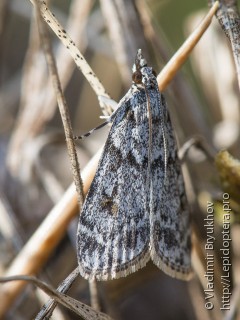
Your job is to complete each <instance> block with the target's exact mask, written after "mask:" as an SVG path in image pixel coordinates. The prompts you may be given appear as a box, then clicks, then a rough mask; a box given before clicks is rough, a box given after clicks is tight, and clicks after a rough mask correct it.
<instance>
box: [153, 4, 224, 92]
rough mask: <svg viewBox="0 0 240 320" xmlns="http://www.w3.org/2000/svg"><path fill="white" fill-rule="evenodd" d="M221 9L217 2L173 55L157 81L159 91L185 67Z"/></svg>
mask: <svg viewBox="0 0 240 320" xmlns="http://www.w3.org/2000/svg"><path fill="white" fill-rule="evenodd" d="M218 7H219V2H218V1H216V2H215V3H214V5H213V6H212V8H211V9H210V11H209V12H208V14H207V15H206V17H205V18H204V19H203V21H202V22H201V23H200V25H199V26H198V27H197V28H196V30H195V31H194V32H193V33H192V34H191V35H190V36H189V37H188V39H187V40H186V41H185V42H184V44H183V45H182V46H181V48H180V49H179V50H178V51H177V52H176V53H175V54H174V55H173V57H172V58H171V60H170V61H169V62H168V63H167V65H166V66H165V67H164V68H163V69H162V71H161V73H160V74H159V75H158V77H157V80H158V84H159V90H160V91H163V90H164V89H165V88H166V87H167V85H168V84H169V82H170V81H171V80H172V79H173V77H174V76H175V74H176V73H177V71H178V70H179V68H180V67H179V66H181V65H183V64H184V62H185V61H186V59H187V58H188V56H189V54H190V53H191V51H192V50H193V48H194V47H195V45H196V44H197V43H198V41H199V40H200V39H201V37H202V35H203V34H204V32H205V31H206V30H207V28H208V27H209V25H210V23H211V21H212V18H213V16H214V14H215V13H216V11H217V9H218Z"/></svg>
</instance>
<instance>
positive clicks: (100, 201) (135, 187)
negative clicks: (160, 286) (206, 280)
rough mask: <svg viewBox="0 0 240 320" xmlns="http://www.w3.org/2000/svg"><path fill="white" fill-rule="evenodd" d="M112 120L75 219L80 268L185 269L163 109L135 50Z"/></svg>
mask: <svg viewBox="0 0 240 320" xmlns="http://www.w3.org/2000/svg"><path fill="white" fill-rule="evenodd" d="M108 121H109V122H112V127H111V129H110V133H109V136H108V138H107V142H106V144H105V147H104V151H103V154H102V157H101V159H100V162H99V165H98V169H97V172H96V175H95V177H94V179H93V182H92V184H91V187H90V190H89V192H88V194H87V197H86V200H85V203H84V206H83V209H82V212H81V215H80V221H79V226H78V234H77V254H78V263H79V270H80V274H81V275H82V276H83V277H85V278H87V279H94V278H95V279H97V280H108V279H115V278H118V277H121V276H126V275H128V274H130V273H132V272H134V271H136V270H138V269H139V268H142V267H144V266H145V265H146V263H147V261H148V260H149V259H150V258H151V259H152V261H153V262H154V263H155V264H156V265H157V266H158V267H159V268H160V269H162V270H163V271H164V272H165V273H167V274H169V275H171V276H173V277H177V278H179V279H188V278H189V276H190V274H191V259H190V254H191V240H190V226H189V210H188V206H187V200H186V194H185V188H184V182H183V177H182V173H181V168H180V163H179V160H178V157H177V147H176V142H175V138H174V132H173V129H172V125H171V121H170V117H169V113H168V110H167V107H166V103H165V99H164V97H163V95H162V94H160V92H159V89H158V84H157V80H156V76H155V73H154V72H153V71H152V68H150V67H147V64H146V61H145V59H144V58H143V56H142V53H141V50H138V53H137V56H136V59H135V64H134V66H133V84H132V86H131V88H130V90H129V91H128V92H127V94H126V95H125V96H124V97H123V98H122V100H121V101H120V102H119V106H118V108H117V110H116V111H115V112H114V113H113V115H112V116H111V117H110V118H109V120H108Z"/></svg>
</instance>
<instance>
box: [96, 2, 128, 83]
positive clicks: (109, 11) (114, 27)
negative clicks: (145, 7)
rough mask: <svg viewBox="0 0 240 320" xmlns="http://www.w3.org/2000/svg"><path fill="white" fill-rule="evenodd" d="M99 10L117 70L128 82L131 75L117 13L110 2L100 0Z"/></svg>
mask: <svg viewBox="0 0 240 320" xmlns="http://www.w3.org/2000/svg"><path fill="white" fill-rule="evenodd" d="M100 4H101V10H102V13H103V15H104V18H105V20H106V24H107V26H109V28H108V32H109V36H110V39H111V43H112V45H113V49H114V54H115V56H116V60H117V62H118V65H119V70H120V72H121V75H122V78H123V80H124V81H127V82H128V81H129V79H130V77H131V73H130V70H129V67H128V58H127V52H126V50H125V43H124V42H125V41H124V34H123V30H122V28H121V23H120V19H119V16H118V11H117V10H116V6H115V5H114V1H112V0H100Z"/></svg>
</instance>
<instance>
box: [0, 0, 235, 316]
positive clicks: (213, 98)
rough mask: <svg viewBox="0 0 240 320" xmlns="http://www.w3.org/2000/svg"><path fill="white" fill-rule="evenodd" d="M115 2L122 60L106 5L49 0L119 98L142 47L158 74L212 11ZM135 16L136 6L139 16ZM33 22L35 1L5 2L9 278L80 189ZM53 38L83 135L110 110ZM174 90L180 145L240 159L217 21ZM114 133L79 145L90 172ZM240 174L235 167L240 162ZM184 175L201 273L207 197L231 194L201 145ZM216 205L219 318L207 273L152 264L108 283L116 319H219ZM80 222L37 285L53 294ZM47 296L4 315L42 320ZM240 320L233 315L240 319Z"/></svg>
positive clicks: (4, 249)
mask: <svg viewBox="0 0 240 320" xmlns="http://www.w3.org/2000/svg"><path fill="white" fill-rule="evenodd" d="M113 3H114V4H115V6H116V7H117V8H118V10H119V12H118V14H119V17H120V18H119V21H120V25H121V27H122V30H123V39H124V41H123V42H124V46H123V47H124V50H123V52H120V51H117V49H116V48H117V47H116V43H114V39H113V36H109V34H110V33H111V31H113V34H114V27H115V22H116V21H114V19H113V18H111V13H110V11H109V10H110V9H109V10H108V6H107V5H106V2H105V9H104V0H102V1H90V0H89V1H87V0H85V1H81V2H80V1H78V0H75V1H74V0H72V1H50V3H49V7H50V8H51V11H52V12H54V14H55V15H56V17H57V19H58V20H59V21H60V23H61V24H62V25H63V26H64V28H65V29H66V30H67V32H69V34H70V36H71V37H72V39H73V40H74V41H75V42H76V43H77V46H78V47H79V48H80V50H81V52H82V53H83V55H84V57H85V58H86V60H87V61H88V63H89V64H90V66H91V67H92V68H93V70H94V71H95V72H96V74H97V76H98V77H99V79H100V80H101V82H102V83H103V85H104V87H105V88H106V90H107V92H108V93H109V94H110V96H111V97H112V98H113V99H114V100H116V101H119V100H120V98H121V97H122V96H123V95H124V94H125V92H126V91H127V90H128V88H129V87H130V85H131V67H132V63H133V61H134V56H135V52H136V49H137V48H138V47H139V46H141V48H142V49H143V53H144V55H145V56H146V57H147V60H148V64H149V65H152V66H153V67H154V69H155V70H156V71H157V73H159V72H160V71H161V69H162V67H163V66H164V65H165V64H166V62H167V61H168V60H169V59H170V58H171V56H172V55H173V54H174V52H175V51H176V50H177V49H178V48H179V47H180V46H181V44H182V43H183V41H184V40H185V39H186V37H187V36H188V35H189V34H190V33H191V32H192V31H193V30H194V29H195V28H196V26H197V25H198V23H199V21H200V20H201V19H202V17H203V16H204V14H206V12H207V10H208V6H207V5H208V4H207V2H206V1H200V0H195V1H190V0H186V1H173V0H162V1H160V0H158V1H153V0H149V1H146V2H143V1H117V0H116V1H113ZM238 3H239V1H238ZM133 4H134V5H133ZM83 6H84V9H83ZM130 8H131V10H132V8H135V9H134V10H135V11H133V12H134V14H133V13H132V12H131V10H130ZM120 9H122V11H121V10H120ZM123 9H126V11H124V10H123ZM143 16H144V17H145V20H144V21H145V25H144V24H143ZM34 17H35V16H34V13H33V5H32V4H31V2H30V1H26V0H21V1H19V0H15V1H14V0H12V1H7V0H2V1H1V3H0V48H1V50H0V274H1V275H3V274H4V272H5V271H6V270H8V268H9V266H10V265H11V261H12V260H13V259H14V257H15V256H17V254H18V253H19V252H21V248H22V247H23V246H24V244H25V243H26V242H27V241H28V239H29V238H30V237H31V235H32V234H34V232H35V230H36V229H37V228H38V226H39V225H40V223H41V222H42V221H43V219H44V218H45V217H46V215H47V214H48V212H49V211H50V210H51V208H52V207H53V206H54V204H56V203H57V202H58V201H59V199H61V197H62V195H63V193H64V190H66V188H67V187H68V186H69V185H70V184H71V182H72V175H71V171H70V165H69V159H68V156H67V150H66V145H65V137H64V132H63V129H62V122H61V118H60V115H59V112H58V110H57V105H56V100H55V97H54V94H53V90H52V87H51V82H50V81H49V75H48V71H47V67H46V62H45V58H44V54H43V52H42V49H41V44H40V42H39V36H38V30H37V26H36V21H35V18H34ZM136 17H138V19H137V18H136ZM140 17H141V18H140ZM141 19H142V20H141ZM146 21H147V22H146ZM121 23H122V24H121ZM143 25H144V26H143ZM149 26H151V28H152V29H151V28H150V29H151V30H152V33H151V36H149V33H148V32H147V30H149ZM147 27H148V29H147ZM49 34H50V36H51V40H52V45H53V49H54V53H55V57H56V59H57V64H58V68H59V73H60V79H61V81H62V86H63V88H64V94H65V97H66V100H67V103H68V106H69V109H70V116H71V120H72V125H73V130H74V133H75V134H76V135H81V134H83V133H85V132H87V131H89V130H90V129H92V128H93V127H95V126H97V125H98V124H100V123H101V122H102V121H103V120H101V119H99V116H100V115H101V110H100V108H99V103H98V99H97V97H96V95H95V93H94V91H93V90H92V88H91V87H90V85H89V84H88V83H87V81H86V79H85V78H84V76H83V75H82V74H81V72H80V71H79V70H78V69H77V68H76V66H75V65H74V61H73V60H72V58H71V57H70V56H69V53H68V51H67V50H66V49H65V48H64V47H63V45H62V44H61V43H60V41H59V39H58V38H57V37H56V36H55V35H54V34H53V33H52V31H50V29H49ZM115 35H116V39H120V40H121V36H120V37H119V34H115ZM120 40H119V41H120ZM125 41H126V42H125ZM118 44H119V43H118ZM123 53H124V55H123ZM165 94H166V97H167V101H168V105H169V109H170V113H171V116H172V120H173V123H174V127H175V129H176V134H177V139H178V142H179V145H180V146H181V145H182V144H183V143H184V142H186V141H187V140H188V139H190V138H191V137H192V136H194V135H196V134H197V135H199V136H201V137H203V138H204V140H205V141H207V144H208V147H209V149H210V150H211V152H212V153H215V152H216V151H217V150H220V149H222V148H225V149H228V150H229V151H231V153H232V154H233V156H234V157H236V158H238V159H239V155H240V149H239V128H240V127H239V123H240V114H239V89H238V84H237V74H236V70H235V66H234V61H233V57H232V53H231V47H230V44H229V42H228V40H227V39H226V36H225V35H224V33H223V31H222V30H221V27H220V26H219V24H218V22H217V21H216V19H214V21H213V23H212V24H211V25H210V27H209V29H208V30H207V31H206V33H205V35H204V36H203V38H202V39H201V40H200V42H199V44H198V45H197V47H196V48H195V49H194V51H193V53H192V54H191V56H190V57H189V60H188V61H187V62H186V64H185V65H184V66H183V68H182V69H181V71H180V72H179V73H178V75H177V77H176V78H175V80H174V81H172V82H171V84H170V85H169V87H168V88H167V90H166V92H165ZM107 132H108V128H105V129H102V130H99V131H97V132H96V133H94V134H93V135H92V136H90V137H89V138H87V139H85V140H84V141H81V142H79V143H78V144H77V149H78V155H79V161H80V166H81V168H84V166H85V165H86V164H87V163H88V161H89V160H90V158H91V157H92V156H93V155H94V154H95V153H96V151H97V150H98V149H99V148H100V147H101V146H102V144H103V143H104V141H105V140H106V137H107ZM234 166H235V168H236V166H238V162H237V163H234ZM185 167H186V168H185V169H184V173H185V177H186V187H187V192H188V196H189V203H190V206H191V211H192V221H193V230H194V239H195V240H194V239H193V240H194V246H195V247H196V246H197V250H196V251H197V252H198V258H196V257H195V256H194V261H193V264H194V268H195V267H196V265H198V266H199V265H200V266H201V267H199V268H200V269H201V268H202V267H203V268H204V263H205V262H204V261H205V260H204V259H205V257H204V243H205V241H206V234H205V230H204V228H203V219H204V217H205V216H206V207H207V201H208V200H209V201H213V202H214V203H216V204H218V203H220V204H221V197H222V192H223V191H222V185H221V183H220V179H219V174H218V171H217V169H216V168H215V166H214V161H213V159H212V158H210V159H208V158H207V157H206V155H205V154H204V153H203V152H201V151H199V150H198V149H197V148H192V149H191V150H190V152H189V155H188V157H187V166H185ZM231 168H232V167H230V169H229V170H230V171H231ZM236 185H237V186H236V188H237V189H236V188H235V189H234V194H238V191H239V189H238V188H239V185H240V184H238V182H237V184H236ZM236 190H237V191H236ZM231 205H232V207H233V208H234V218H233V224H232V230H231V232H232V239H233V247H232V257H233V270H234V272H233V274H232V278H231V286H232V288H234V287H235V284H237V283H239V282H238V281H239V280H240V274H239V271H238V270H239V252H240V251H239V244H238V243H239V241H237V240H236V239H237V238H238V237H239V232H240V230H239V211H240V210H239V199H237V197H236V196H235V200H234V202H232V203H231ZM216 208H219V209H216V221H215V234H216V252H215V254H216V257H215V259H216V264H215V265H216V274H215V279H216V280H215V296H214V303H215V306H216V308H215V309H214V310H212V311H207V310H206V308H205V307H204V304H205V300H204V294H203V289H204V283H203V282H204V281H203V280H204V279H203V278H204V277H203V274H202V273H201V271H199V269H198V271H196V270H195V271H196V273H197V272H199V273H198V274H197V275H195V276H194V278H193V280H191V281H190V282H189V283H185V282H182V281H179V280H175V279H171V278H170V277H168V276H166V275H165V274H163V273H162V272H161V271H160V270H158V269H157V268H156V267H155V266H153V265H152V264H151V263H148V265H147V267H146V268H144V269H142V270H140V271H139V272H137V273H136V274H133V275H131V276H129V277H127V278H126V279H119V280H116V281H108V282H106V283H99V284H98V289H99V300H100V304H101V308H102V310H103V311H105V312H107V313H109V314H111V315H112V316H113V318H114V319H124V320H128V319H152V320H154V319H163V320H170V319H179V320H181V319H185V320H186V319H199V320H200V319H204V320H206V319H221V318H222V314H221V312H220V310H219V305H220V304H221V285H220V281H221V279H220V273H219V272H220V271H219V270H220V269H221V259H220V253H219V251H218V250H219V248H221V238H220V235H221V227H222V225H221V223H222V222H221V215H222V209H221V205H220V206H217V205H216ZM77 223H78V217H77V216H76V218H75V219H74V220H73V221H72V222H71V223H70V225H69V227H68V230H67V232H66V234H65V236H64V237H63V239H62V240H61V243H60V244H59V245H58V246H57V247H56V248H55V250H54V252H53V253H52V254H51V257H50V258H49V259H48V261H47V262H46V263H44V265H43V266H42V267H41V270H39V272H38V277H39V278H41V279H42V280H44V281H46V282H48V283H51V284H52V285H53V286H54V287H57V285H58V283H59V282H61V280H63V279H64V278H65V277H66V276H67V275H68V273H70V272H71V271H72V270H73V269H74V268H75V267H76V265H77V261H76V252H75V236H76V228H77ZM199 257H201V258H199ZM201 270H202V269H201ZM40 271H41V272H40ZM201 278H202V280H201ZM201 281H202V283H201ZM0 294H1V289H0ZM69 294H70V295H71V296H74V297H75V298H76V299H78V300H80V301H82V302H85V303H87V304H89V303H90V294H89V288H88V283H87V281H85V280H84V279H80V277H79V279H78V280H77V281H76V283H75V284H74V286H73V288H72V289H71V291H70V293H69ZM45 300H46V297H45V296H44V295H42V294H41V293H40V292H39V291H38V290H35V289H34V288H33V287H32V286H31V285H29V286H27V287H26V288H25V289H24V290H23V291H22V292H21V294H20V296H18V298H17V300H16V301H15V302H14V303H13V304H12V305H11V307H10V308H9V310H8V312H7V314H6V315H5V317H6V319H32V318H33V317H34V316H35V315H36V314H37V312H38V310H39V309H40V307H41V305H42V303H44V301H45ZM0 303H1V302H0ZM236 314H237V313H235V315H234V317H233V318H231V319H240V318H239V316H238V318H237V315H236ZM54 317H55V319H75V318H76V319H78V318H77V316H75V315H74V314H73V313H71V312H70V311H67V310H66V309H64V308H61V307H60V308H58V310H57V311H56V313H54V316H53V319H54Z"/></svg>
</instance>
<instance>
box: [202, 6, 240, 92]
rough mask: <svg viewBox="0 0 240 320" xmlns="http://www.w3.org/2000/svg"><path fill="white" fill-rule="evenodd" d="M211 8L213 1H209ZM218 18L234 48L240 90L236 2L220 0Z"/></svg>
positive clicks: (239, 22)
mask: <svg viewBox="0 0 240 320" xmlns="http://www.w3.org/2000/svg"><path fill="white" fill-rule="evenodd" d="M208 2H209V4H210V6H211V5H212V2H213V1H211V0H209V1H208ZM219 2H220V7H219V10H218V11H217V12H216V17H217V18H218V21H219V23H220V25H221V27H222V29H223V31H224V32H225V34H226V36H227V37H228V38H229V40H230V42H231V46H232V52H233V57H234V61H235V66H236V70H237V78H238V86H239V89H240V14H239V10H238V6H237V1H236V0H220V1H219Z"/></svg>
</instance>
